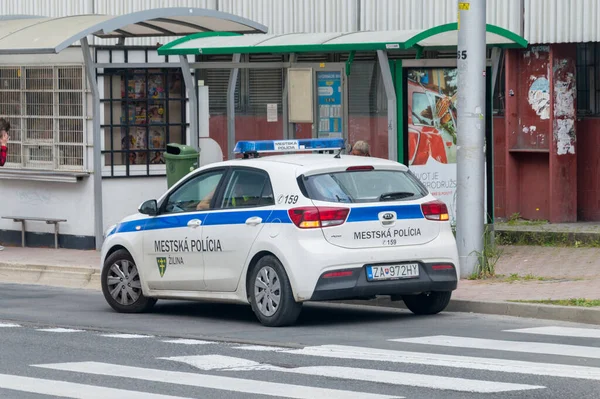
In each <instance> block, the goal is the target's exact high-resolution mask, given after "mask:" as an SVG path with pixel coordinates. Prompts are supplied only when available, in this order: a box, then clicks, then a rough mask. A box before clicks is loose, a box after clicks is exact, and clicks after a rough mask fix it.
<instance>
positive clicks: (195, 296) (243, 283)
mask: <svg viewBox="0 0 600 399" xmlns="http://www.w3.org/2000/svg"><path fill="white" fill-rule="evenodd" d="M263 147H265V148H266V150H264V151H260V150H261V148H263ZM334 148H335V149H338V150H340V151H339V152H337V153H336V154H335V155H334V154H332V153H328V152H329V151H330V150H332V149H334ZM341 148H343V140H340V141H338V140H296V141H294V140H292V141H286V142H278V141H267V142H264V141H261V142H240V143H238V144H237V146H236V150H237V151H236V152H238V153H243V154H244V158H243V159H235V160H230V161H224V162H218V163H213V164H209V165H205V166H203V167H201V168H199V169H196V170H194V171H193V172H190V173H189V174H188V175H187V176H185V177H184V178H182V179H181V180H180V181H179V182H177V183H176V184H175V185H174V186H173V187H171V188H170V189H169V190H168V191H167V192H166V193H165V194H164V195H163V196H162V197H161V198H159V199H158V200H149V201H146V202H144V203H143V204H142V205H140V208H139V209H138V213H136V214H134V215H132V216H129V217H127V218H125V219H124V220H123V221H121V222H120V223H119V224H117V225H116V226H112V227H111V228H109V230H108V231H107V233H106V234H105V236H106V239H105V242H104V245H103V248H102V277H101V278H102V290H103V293H104V296H105V298H106V300H107V302H108V303H109V304H110V306H111V307H112V308H113V309H115V310H116V311H119V312H143V311H148V310H149V309H150V308H151V307H152V306H153V305H154V304H155V302H156V301H157V299H186V300H201V299H202V300H214V301H227V302H234V303H246V304H250V305H251V307H252V309H253V311H254V313H255V314H256V317H257V318H258V320H259V321H260V322H261V323H263V324H264V325H267V326H283V325H290V324H293V323H294V322H295V321H296V319H297V318H298V315H299V313H300V310H301V307H302V304H303V303H304V302H307V301H328V300H342V299H369V298H373V297H375V296H379V295H386V296H387V295H389V296H391V298H392V300H403V301H404V303H405V304H406V306H407V307H408V309H410V310H411V311H412V312H413V313H415V314H435V313H438V312H440V311H442V310H444V309H445V308H446V306H447V305H448V303H449V301H450V297H451V293H452V291H453V290H455V289H456V287H457V283H458V279H459V269H458V268H459V266H458V254H457V248H456V242H455V239H454V235H453V234H452V230H451V227H450V223H449V221H448V210H447V208H446V205H445V204H444V203H442V202H440V201H439V200H436V199H435V198H434V197H433V196H432V195H431V194H430V193H428V191H427V189H426V188H425V186H424V185H423V184H421V183H420V182H419V180H418V179H417V178H416V177H415V176H414V175H413V174H412V173H411V172H410V171H409V170H408V169H407V167H406V166H404V165H402V164H400V163H397V162H393V161H389V160H385V159H379V158H371V157H357V156H351V155H341V152H342V151H341ZM263 149H264V148H263ZM315 149H317V150H321V151H320V152H321V153H293V154H285V155H267V156H264V157H258V156H257V154H258V153H259V152H277V151H279V152H281V151H285V152H306V151H310V150H315ZM323 150H326V151H323Z"/></svg>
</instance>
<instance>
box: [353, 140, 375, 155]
mask: <svg viewBox="0 0 600 399" xmlns="http://www.w3.org/2000/svg"><path fill="white" fill-rule="evenodd" d="M350 154H351V155H358V156H361V157H370V156H371V150H370V148H369V143H367V142H366V141H363V140H359V141H357V142H356V143H354V145H353V146H352V151H351V152H350Z"/></svg>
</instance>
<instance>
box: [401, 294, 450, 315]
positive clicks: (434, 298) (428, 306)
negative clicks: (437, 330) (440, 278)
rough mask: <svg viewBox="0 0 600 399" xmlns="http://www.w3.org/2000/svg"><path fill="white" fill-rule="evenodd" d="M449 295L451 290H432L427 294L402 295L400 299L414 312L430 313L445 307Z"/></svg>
mask: <svg viewBox="0 0 600 399" xmlns="http://www.w3.org/2000/svg"><path fill="white" fill-rule="evenodd" d="M451 296H452V291H434V292H430V293H429V294H425V293H423V294H420V295H404V296H403V297H402V299H403V300H404V303H405V304H406V307H407V308H408V309H409V310H410V311H411V312H413V313H414V314H418V315H431V314H436V313H439V312H441V311H442V310H444V309H446V306H448V303H450V297H451Z"/></svg>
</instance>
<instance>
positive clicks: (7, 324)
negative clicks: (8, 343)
mask: <svg viewBox="0 0 600 399" xmlns="http://www.w3.org/2000/svg"><path fill="white" fill-rule="evenodd" d="M14 327H21V326H20V325H19V324H14V323H0V328H14Z"/></svg>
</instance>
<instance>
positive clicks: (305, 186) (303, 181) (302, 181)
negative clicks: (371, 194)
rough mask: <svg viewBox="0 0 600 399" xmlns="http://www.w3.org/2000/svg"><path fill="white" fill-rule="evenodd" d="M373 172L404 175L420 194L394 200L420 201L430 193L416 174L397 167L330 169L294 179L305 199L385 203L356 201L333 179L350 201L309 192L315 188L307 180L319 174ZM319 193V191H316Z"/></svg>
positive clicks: (366, 202) (334, 202)
mask: <svg viewBox="0 0 600 399" xmlns="http://www.w3.org/2000/svg"><path fill="white" fill-rule="evenodd" d="M373 172H394V173H399V174H402V175H404V176H405V177H406V178H407V180H408V181H409V182H410V183H411V184H413V185H414V186H415V189H416V190H417V191H420V192H419V193H418V194H420V196H413V197H406V198H402V199H397V200H394V201H398V202H410V201H420V200H423V199H424V198H426V197H427V196H428V195H429V194H430V193H429V190H428V189H427V187H425V185H424V184H423V183H422V182H421V181H419V179H417V178H416V176H415V175H414V174H413V173H412V171H411V170H410V169H409V170H406V171H402V170H398V169H386V168H380V169H373V170H365V171H352V172H347V171H343V170H340V171H330V172H324V173H317V174H311V175H309V176H305V175H304V174H303V175H300V176H298V178H297V179H296V181H297V183H298V186H299V187H300V191H301V192H302V195H303V196H304V197H306V198H307V199H309V200H311V201H321V202H328V203H332V204H382V203H386V202H387V201H379V200H376V201H365V200H360V201H357V200H356V198H353V197H352V195H351V193H347V192H345V191H344V190H343V189H342V187H341V186H339V182H337V181H335V182H336V184H338V186H339V188H340V190H341V191H342V192H344V194H345V195H346V196H348V198H349V199H350V202H342V201H329V200H327V199H321V198H315V197H314V195H313V196H311V194H315V193H314V192H311V190H315V187H314V186H311V185H314V183H312V182H311V183H310V184H309V180H310V179H311V178H312V179H314V178H318V177H321V176H330V177H331V175H336V174H344V173H348V174H350V175H353V174H367V173H373ZM318 194H320V193H318ZM415 194H417V193H415Z"/></svg>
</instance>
